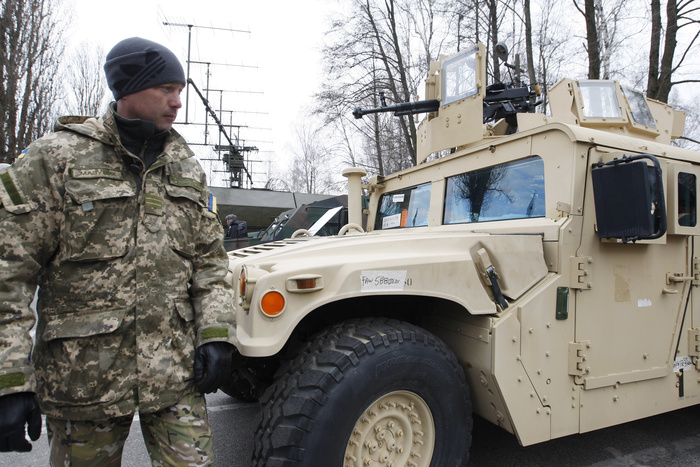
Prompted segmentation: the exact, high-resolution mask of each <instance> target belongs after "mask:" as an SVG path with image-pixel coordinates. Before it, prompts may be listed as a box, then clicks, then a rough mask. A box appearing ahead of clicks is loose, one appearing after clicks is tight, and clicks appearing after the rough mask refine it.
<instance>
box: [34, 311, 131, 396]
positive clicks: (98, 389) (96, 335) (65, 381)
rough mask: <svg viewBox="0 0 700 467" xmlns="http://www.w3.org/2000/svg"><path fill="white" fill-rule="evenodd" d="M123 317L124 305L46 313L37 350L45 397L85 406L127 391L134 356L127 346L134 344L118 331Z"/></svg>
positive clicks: (37, 360)
mask: <svg viewBox="0 0 700 467" xmlns="http://www.w3.org/2000/svg"><path fill="white" fill-rule="evenodd" d="M125 316H126V309H125V308H116V309H110V310H107V311H97V312H91V311H80V312H73V313H66V314H60V315H53V316H48V317H46V320H47V321H46V325H45V327H44V328H43V332H42V334H41V340H40V341H39V342H38V343H37V352H36V368H37V376H39V380H40V381H41V388H40V392H41V394H42V397H43V398H46V399H48V400H50V401H55V402H57V403H59V404H68V405H83V404H94V403H97V402H105V401H113V400H114V399H115V395H116V394H120V393H123V392H124V391H125V390H126V389H125V388H124V386H126V385H128V384H129V381H128V379H126V375H130V374H131V373H132V372H133V368H131V369H130V366H133V360H134V359H133V356H129V355H128V352H125V351H124V350H125V349H124V348H123V347H124V346H125V345H126V347H125V348H129V347H130V346H129V345H128V344H129V342H128V341H126V342H125V341H124V339H126V337H125V336H124V333H123V332H120V328H121V327H122V324H123V322H124V318H125ZM132 384H133V383H132Z"/></svg>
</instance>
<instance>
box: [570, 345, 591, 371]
mask: <svg viewBox="0 0 700 467" xmlns="http://www.w3.org/2000/svg"><path fill="white" fill-rule="evenodd" d="M590 346H591V343H590V341H583V342H569V374H570V375H572V376H579V377H580V376H583V375H585V374H588V373H589V372H590V368H588V367H587V366H586V364H587V363H586V349H588V348H590Z"/></svg>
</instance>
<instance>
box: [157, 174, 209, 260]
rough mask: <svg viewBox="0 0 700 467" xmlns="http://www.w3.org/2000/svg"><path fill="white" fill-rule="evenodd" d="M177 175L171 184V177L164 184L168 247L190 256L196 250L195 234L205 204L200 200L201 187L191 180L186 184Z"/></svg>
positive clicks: (197, 232) (197, 231) (197, 230)
mask: <svg viewBox="0 0 700 467" xmlns="http://www.w3.org/2000/svg"><path fill="white" fill-rule="evenodd" d="M181 180H182V179H181V178H180V177H178V178H177V179H176V180H175V181H176V182H179V183H181V186H178V185H173V184H172V183H173V177H170V183H169V184H167V185H166V186H165V190H166V192H167V195H168V197H167V199H168V202H167V205H166V209H167V221H166V225H167V226H168V227H167V228H168V237H169V241H170V247H171V248H172V249H173V250H175V251H177V252H178V253H180V254H181V255H183V256H185V257H187V258H192V257H193V256H194V254H195V252H196V246H197V236H198V234H199V226H200V221H201V217H202V210H204V209H206V205H205V204H204V202H203V200H202V191H201V190H202V188H201V187H199V186H198V184H195V183H194V180H192V181H191V182H192V183H191V184H190V185H188V184H186V183H185V182H182V181H181Z"/></svg>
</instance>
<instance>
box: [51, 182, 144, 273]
mask: <svg viewBox="0 0 700 467" xmlns="http://www.w3.org/2000/svg"><path fill="white" fill-rule="evenodd" d="M70 176H71V177H72V178H69V179H68V180H66V183H65V187H66V203H65V212H64V214H65V219H66V223H65V227H64V229H63V233H62V237H63V242H64V244H65V248H66V255H67V258H68V259H70V260H73V261H95V260H108V259H113V258H119V257H121V256H124V255H125V254H126V253H127V251H129V249H130V248H131V247H132V244H133V225H134V220H135V219H136V217H137V216H138V205H137V202H136V189H135V186H134V185H133V184H132V183H130V182H129V181H127V180H125V179H124V178H123V177H122V175H121V172H120V171H118V170H114V169H72V170H71V171H70Z"/></svg>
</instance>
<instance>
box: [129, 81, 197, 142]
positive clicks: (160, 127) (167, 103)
mask: <svg viewBox="0 0 700 467" xmlns="http://www.w3.org/2000/svg"><path fill="white" fill-rule="evenodd" d="M183 88H184V86H183V85H182V84H180V83H170V84H161V85H158V86H153V87H152V88H148V89H144V90H142V91H139V92H135V93H133V94H128V95H126V96H124V97H122V98H121V99H119V100H118V101H117V113H118V114H119V115H121V116H122V117H124V118H129V119H141V120H149V121H151V122H153V124H154V125H155V127H156V131H165V130H170V129H171V128H172V127H173V122H174V121H175V117H177V110H178V109H179V108H180V107H182V102H181V101H180V93H181V92H182V89H183Z"/></svg>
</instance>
